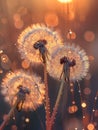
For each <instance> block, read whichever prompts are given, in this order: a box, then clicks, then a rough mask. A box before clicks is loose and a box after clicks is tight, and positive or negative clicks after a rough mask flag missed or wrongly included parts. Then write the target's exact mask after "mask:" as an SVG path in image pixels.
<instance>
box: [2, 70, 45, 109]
mask: <svg viewBox="0 0 98 130" xmlns="http://www.w3.org/2000/svg"><path fill="white" fill-rule="evenodd" d="M19 85H22V86H23V87H26V88H28V89H29V90H30V94H29V95H28V94H27V95H26V99H25V102H24V104H23V109H24V110H35V109H36V108H37V107H39V106H40V105H41V104H42V103H43V100H44V94H45V91H44V84H43V83H42V81H41V78H40V77H38V76H37V75H35V74H33V73H32V74H29V73H25V72H23V71H21V70H20V71H16V72H14V73H13V72H9V73H8V74H7V75H6V76H5V78H3V81H2V85H1V87H2V88H1V93H2V94H3V95H4V98H5V101H7V102H8V103H9V104H10V105H13V104H14V103H15V101H16V100H17V93H18V91H19V89H18V86H19Z"/></svg>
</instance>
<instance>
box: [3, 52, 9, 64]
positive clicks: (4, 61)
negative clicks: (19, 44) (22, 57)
mask: <svg viewBox="0 0 98 130" xmlns="http://www.w3.org/2000/svg"><path fill="white" fill-rule="evenodd" d="M8 60H9V58H8V56H7V55H6V54H2V55H1V62H3V63H7V62H8Z"/></svg>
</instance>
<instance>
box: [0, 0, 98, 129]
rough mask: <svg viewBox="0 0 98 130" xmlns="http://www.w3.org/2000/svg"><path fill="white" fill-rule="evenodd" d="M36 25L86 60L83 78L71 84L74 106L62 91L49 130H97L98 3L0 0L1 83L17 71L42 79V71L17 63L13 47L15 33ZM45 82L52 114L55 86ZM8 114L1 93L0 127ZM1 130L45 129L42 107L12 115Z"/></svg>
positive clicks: (88, 0) (90, 0)
mask: <svg viewBox="0 0 98 130" xmlns="http://www.w3.org/2000/svg"><path fill="white" fill-rule="evenodd" d="M36 23H43V24H45V25H47V26H48V27H49V28H51V29H53V30H56V31H58V32H59V33H60V35H61V36H62V38H63V39H64V41H65V42H66V43H67V42H73V43H74V44H76V45H79V46H80V47H81V48H83V49H84V50H85V51H86V53H87V55H88V57H89V62H90V69H89V73H88V74H87V76H86V77H85V79H83V80H82V81H80V83H75V84H74V101H75V102H76V104H75V106H73V105H72V104H71V103H72V100H73V99H72V97H73V95H72V93H70V91H66V88H65V89H64V91H63V94H62V99H61V102H60V107H59V110H58V113H57V116H56V120H55V123H54V126H53V130H86V129H88V130H98V100H97V96H98V56H97V55H98V43H97V42H98V1H97V0H81V1H79V0H15V1H14V0H0V82H2V79H3V78H4V76H5V74H6V73H7V72H9V71H15V70H17V69H20V68H21V69H25V70H28V69H31V71H32V70H34V71H35V72H36V73H38V74H39V75H41V76H42V77H43V71H42V70H43V67H42V66H41V67H38V68H37V67H31V66H30V64H29V63H28V62H26V60H23V59H21V56H20V54H19V52H18V49H17V39H18V36H19V34H20V33H21V32H22V31H23V30H24V29H25V28H26V27H28V26H30V25H32V24H36ZM69 31H71V33H72V35H71V39H70V37H69ZM48 82H49V95H50V101H51V111H52V108H53V105H54V103H55V99H56V95H57V92H58V87H56V86H59V82H58V81H56V80H55V79H53V78H52V77H50V76H48ZM80 90H81V91H80ZM54 93H55V94H54ZM9 110H10V106H9V104H7V103H6V102H5V101H4V97H3V95H2V94H0V123H2V121H3V120H4V118H6V114H7V113H8V112H9ZM4 130H45V110H44V107H43V106H41V107H39V108H38V109H37V110H36V111H28V112H25V111H21V112H17V111H16V112H15V117H13V118H12V119H11V120H10V121H9V123H8V125H7V126H6V127H5V129H4Z"/></svg>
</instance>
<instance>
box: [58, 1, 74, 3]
mask: <svg viewBox="0 0 98 130" xmlns="http://www.w3.org/2000/svg"><path fill="white" fill-rule="evenodd" d="M58 1H59V2H61V3H70V2H72V0H58Z"/></svg>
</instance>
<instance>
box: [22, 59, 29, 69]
mask: <svg viewBox="0 0 98 130" xmlns="http://www.w3.org/2000/svg"><path fill="white" fill-rule="evenodd" d="M21 66H22V67H23V68H24V69H28V68H29V67H30V62H29V61H27V60H23V61H22V63H21Z"/></svg>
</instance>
